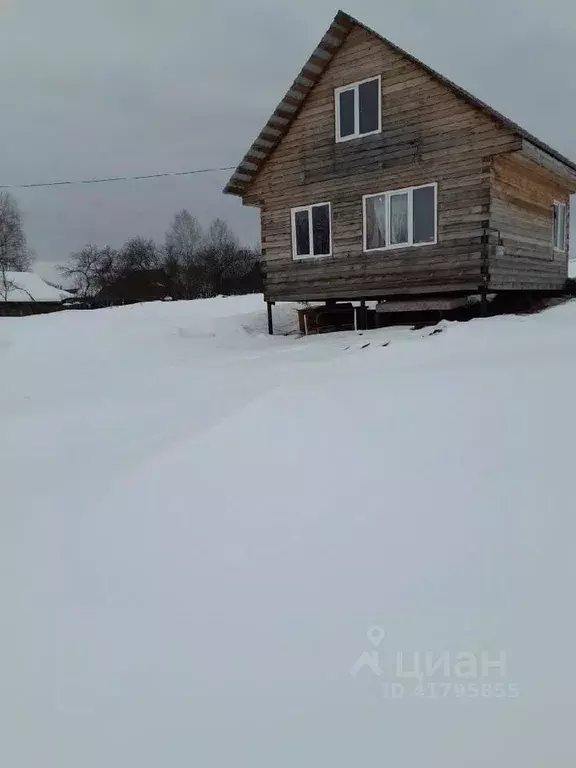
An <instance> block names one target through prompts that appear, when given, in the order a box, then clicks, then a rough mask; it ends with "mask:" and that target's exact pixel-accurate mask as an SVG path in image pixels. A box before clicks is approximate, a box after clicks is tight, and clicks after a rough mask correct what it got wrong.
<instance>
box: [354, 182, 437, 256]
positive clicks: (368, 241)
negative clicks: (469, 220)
mask: <svg viewBox="0 0 576 768" xmlns="http://www.w3.org/2000/svg"><path fill="white" fill-rule="evenodd" d="M436 239H437V185H436V184H426V185H425V186H422V187H409V188H408V189H398V190H395V191H392V192H379V193H378V194H376V195H365V196H364V250H365V251H380V250H383V249H386V248H406V247H407V246H411V245H430V244H432V243H435V242H436Z"/></svg>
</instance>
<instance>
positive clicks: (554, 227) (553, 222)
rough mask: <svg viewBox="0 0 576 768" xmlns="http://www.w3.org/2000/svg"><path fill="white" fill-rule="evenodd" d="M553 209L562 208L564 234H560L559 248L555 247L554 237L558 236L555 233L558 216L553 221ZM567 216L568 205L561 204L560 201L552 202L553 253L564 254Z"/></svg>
mask: <svg viewBox="0 0 576 768" xmlns="http://www.w3.org/2000/svg"><path fill="white" fill-rule="evenodd" d="M555 208H558V209H560V208H564V232H563V233H562V244H563V247H562V248H559V247H558V246H557V245H556V235H557V234H560V233H559V232H557V231H556V222H557V221H559V217H558V215H557V216H556V221H554V209H555ZM567 214H568V205H567V204H566V203H563V202H562V201H561V200H554V201H553V203H552V246H553V248H554V253H566V245H567V242H566V241H567V239H568V238H567V234H568V220H567Z"/></svg>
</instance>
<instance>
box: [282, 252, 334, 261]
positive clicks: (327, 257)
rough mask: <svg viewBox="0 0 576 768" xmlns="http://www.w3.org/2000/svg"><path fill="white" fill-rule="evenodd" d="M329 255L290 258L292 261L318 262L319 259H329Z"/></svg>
mask: <svg viewBox="0 0 576 768" xmlns="http://www.w3.org/2000/svg"><path fill="white" fill-rule="evenodd" d="M331 256H332V254H331V253H321V254H318V255H317V256H292V261H318V260H319V259H320V260H321V259H329V258H330V257H331Z"/></svg>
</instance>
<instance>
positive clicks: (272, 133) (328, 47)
mask: <svg viewBox="0 0 576 768" xmlns="http://www.w3.org/2000/svg"><path fill="white" fill-rule="evenodd" d="M354 27H360V28H362V29H365V30H366V31H368V32H370V33H371V34H373V35H375V36H376V37H377V38H378V39H379V40H382V42H384V43H386V45H388V46H390V48H392V49H393V50H395V51H396V52H397V53H399V54H401V55H402V56H404V57H405V58H407V59H408V60H409V61H411V62H413V63H414V64H417V65H418V66H419V67H421V68H422V69H424V70H425V71H426V72H427V73H428V74H429V75H431V76H432V77H434V78H435V79H436V80H438V81H439V82H441V83H443V84H444V85H446V86H447V87H448V88H450V89H451V90H452V91H453V92H454V93H456V94H457V95H458V96H460V97H461V98H462V99H464V100H465V101H467V102H468V103H469V104H471V105H472V106H473V107H476V108H477V109H480V110H482V112H484V113H485V114H486V115H488V116H489V117H491V118H492V119H493V120H495V121H496V122H498V123H500V124H501V125H503V126H505V127H506V128H509V129H510V130H512V131H513V132H514V133H516V134H517V135H519V136H521V137H522V138H523V139H526V140H527V141H530V142H531V143H532V144H534V145H535V146H537V147H538V148H539V149H541V150H543V151H544V152H545V153H547V154H548V155H550V156H551V157H553V158H555V159H556V160H558V161H559V162H561V163H563V164H564V165H566V166H568V167H569V168H570V169H571V170H573V171H576V163H574V162H572V161H571V160H569V159H568V158H566V157H564V155H561V154H560V152H557V151H556V150H555V149H552V147H549V146H548V145H547V144H545V143H544V142H543V141H540V139H538V138H536V137H535V136H533V135H532V134H531V133H529V132H528V131H526V130H524V128H522V127H521V126H519V125H517V124H516V123H514V122H513V121H512V120H509V119H508V118H507V117H505V116H504V115H502V114H501V113H500V112H497V111H496V110H495V109H492V107H489V106H488V104H485V103H484V102H483V101H480V99H477V98H476V97H475V96H473V95H472V94H471V93H468V91H465V90H464V89H463V88H460V86H458V85H456V84H455V83H453V82H452V81H451V80H448V78H446V77H444V76H443V75H441V74H440V73H439V72H436V71H435V70H434V69H432V68H431V67H429V66H427V65H426V64H424V63H423V62H421V61H420V60H419V59H417V58H415V57H414V56H412V55H411V54H410V53H408V52H407V51H404V50H403V49H402V48H400V47H399V46H397V45H395V44H394V43H392V42H390V40H387V39H386V38H385V37H382V35H379V34H378V33H377V32H375V31H374V30H373V29H370V27H367V26H366V25H364V24H362V23H361V22H359V21H358V20H357V19H355V18H354V17H353V16H350V15H349V14H347V13H345V12H344V11H338V13H337V14H336V16H335V17H334V21H333V22H332V24H331V25H330V27H329V28H328V31H327V32H326V34H325V35H324V37H323V38H322V40H321V41H320V43H319V44H318V47H317V48H316V49H315V50H314V52H313V53H312V55H311V56H310V58H309V59H308V61H307V62H306V64H304V66H303V68H302V70H301V71H300V74H299V75H298V77H297V78H296V80H294V82H293V83H292V85H291V87H290V88H289V89H288V91H287V93H286V95H285V96H284V98H283V99H282V101H281V102H280V104H278V106H277V107H276V109H275V110H274V112H273V113H272V115H271V117H270V119H269V120H268V122H267V123H266V125H265V126H264V128H263V129H262V130H261V131H260V133H259V134H258V136H257V138H256V139H255V140H254V142H253V143H252V146H251V147H250V149H249V150H248V152H247V153H246V155H244V158H243V160H242V162H241V163H240V165H239V166H238V167H237V168H236V170H235V171H234V173H233V174H232V176H231V178H230V180H229V181H228V184H227V185H226V187H225V188H224V194H228V195H242V194H244V192H245V191H246V187H247V186H248V185H249V184H250V182H251V181H252V180H253V179H254V178H255V176H256V175H257V174H258V172H259V170H260V169H261V168H262V166H263V165H264V163H265V162H266V160H267V159H268V158H269V157H270V155H271V154H272V152H273V151H274V149H276V147H277V146H278V144H279V143H280V141H281V140H282V138H283V136H284V135H285V134H286V133H287V132H288V130H289V129H290V126H291V125H292V123H293V122H294V119H295V118H296V116H297V114H298V113H299V111H300V109H301V108H302V105H303V104H304V102H305V101H306V97H307V96H308V94H309V93H310V91H311V90H312V88H314V86H315V85H316V83H317V82H318V80H319V79H320V78H321V77H322V74H323V73H324V70H325V69H326V67H327V66H328V64H329V63H330V61H331V60H332V59H333V58H334V55H335V53H336V52H337V51H338V50H339V48H340V47H341V46H342V44H343V43H344V41H345V40H346V38H347V37H348V34H349V32H350V31H351V30H352V29H353V28H354Z"/></svg>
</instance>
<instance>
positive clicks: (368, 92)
mask: <svg viewBox="0 0 576 768" xmlns="http://www.w3.org/2000/svg"><path fill="white" fill-rule="evenodd" d="M358 103H359V108H360V133H370V131H377V130H378V122H379V120H378V112H379V110H380V81H379V80H370V82H368V83H362V85H359V86H358Z"/></svg>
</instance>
